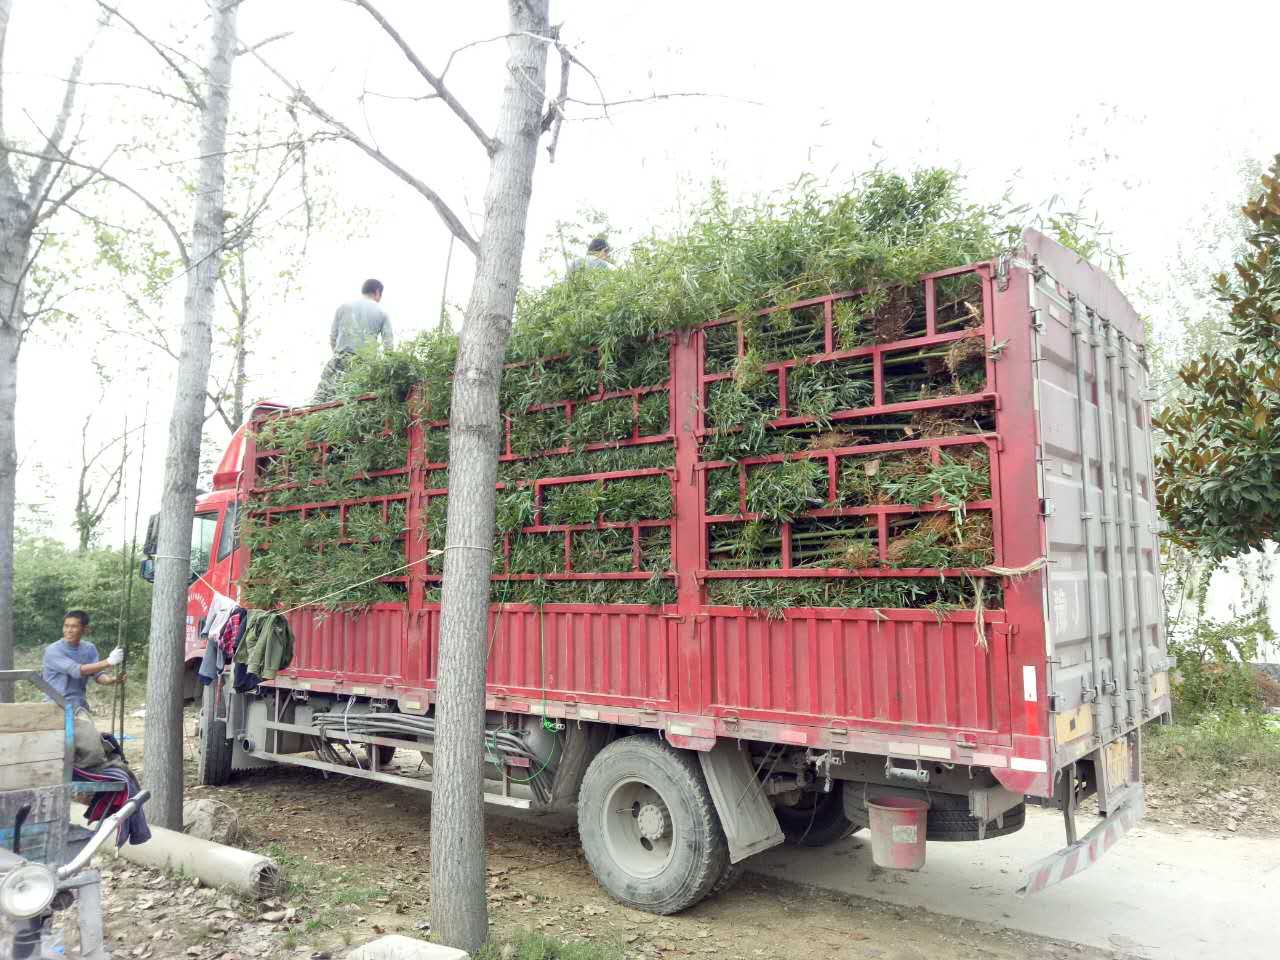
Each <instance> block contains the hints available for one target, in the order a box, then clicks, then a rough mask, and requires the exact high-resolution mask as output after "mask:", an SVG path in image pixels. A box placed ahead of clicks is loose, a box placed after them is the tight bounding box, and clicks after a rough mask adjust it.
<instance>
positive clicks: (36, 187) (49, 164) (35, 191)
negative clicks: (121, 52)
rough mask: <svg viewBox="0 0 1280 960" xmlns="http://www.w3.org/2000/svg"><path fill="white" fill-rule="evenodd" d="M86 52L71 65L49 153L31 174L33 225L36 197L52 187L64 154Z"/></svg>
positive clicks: (29, 196)
mask: <svg viewBox="0 0 1280 960" xmlns="http://www.w3.org/2000/svg"><path fill="white" fill-rule="evenodd" d="M89 46H90V47H92V46H93V41H92V40H90V41H89ZM87 53H88V50H86V51H85V53H82V54H80V56H78V57H76V59H75V62H74V63H73V64H72V65H71V75H70V76H69V77H68V78H67V83H66V88H65V89H64V90H63V93H62V107H61V109H59V111H58V119H57V120H55V121H54V124H53V130H52V132H50V134H49V136H48V137H47V138H46V141H45V150H46V151H48V153H47V154H46V155H45V156H44V157H42V158H41V160H40V162H39V163H38V164H37V165H36V169H35V172H34V173H33V174H32V175H31V180H30V181H29V182H28V184H27V206H28V207H29V208H30V209H31V217H32V225H33V226H34V224H35V218H36V216H37V215H38V214H39V212H40V210H39V207H38V206H37V204H36V198H37V197H39V196H40V195H41V194H43V193H44V192H45V189H46V187H52V180H51V178H52V176H53V164H54V162H55V159H56V158H55V156H53V155H55V154H58V155H60V154H62V138H63V137H64V136H65V135H66V132H67V123H68V122H69V121H70V120H71V111H72V110H74V109H75V104H76V84H77V82H78V81H79V80H80V70H81V69H82V68H83V67H84V58H85V54H87Z"/></svg>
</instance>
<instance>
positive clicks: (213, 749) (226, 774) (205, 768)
mask: <svg viewBox="0 0 1280 960" xmlns="http://www.w3.org/2000/svg"><path fill="white" fill-rule="evenodd" d="M217 687H218V685H217V684H213V683H211V684H209V685H208V686H206V687H204V688H203V692H204V696H203V699H202V700H201V708H200V754H199V757H198V759H197V762H196V781H197V782H198V783H200V784H202V785H203V786H206V787H220V786H222V785H223V784H224V783H226V782H227V781H228V780H230V779H231V749H232V744H231V741H230V740H228V739H227V722H226V721H225V720H215V719H214V717H215V716H216V715H217V709H216V707H217V703H216V701H215V697H214V691H215V690H216V689H217Z"/></svg>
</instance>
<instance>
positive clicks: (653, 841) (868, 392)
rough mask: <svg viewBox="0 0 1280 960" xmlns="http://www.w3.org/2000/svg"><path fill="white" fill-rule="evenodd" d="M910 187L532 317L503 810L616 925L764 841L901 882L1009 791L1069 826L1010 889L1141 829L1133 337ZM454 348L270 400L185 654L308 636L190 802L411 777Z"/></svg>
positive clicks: (430, 695)
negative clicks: (570, 866) (556, 839)
mask: <svg viewBox="0 0 1280 960" xmlns="http://www.w3.org/2000/svg"><path fill="white" fill-rule="evenodd" d="M927 186H929V185H928V184H925V185H923V186H922V185H921V183H919V182H917V183H905V182H900V181H896V180H894V178H889V177H882V178H880V179H878V180H876V181H874V182H873V183H872V185H871V186H870V187H868V188H867V189H866V190H865V191H864V192H862V193H859V194H852V195H850V196H849V197H845V198H840V199H837V200H834V201H830V202H826V203H823V204H810V205H806V204H804V203H800V202H797V203H796V204H793V205H791V206H788V207H786V208H784V209H781V210H772V211H765V212H757V213H756V214H752V215H751V216H750V217H747V219H746V220H745V221H743V220H741V219H739V220H735V219H734V218H735V217H738V218H741V217H743V216H746V215H743V214H740V213H738V212H725V211H724V210H720V209H719V208H717V209H716V210H714V211H713V212H712V214H709V215H708V220H707V221H706V222H704V223H703V224H702V233H698V230H697V229H695V230H691V231H689V232H688V233H686V234H683V235H681V236H680V237H679V238H676V239H674V240H670V241H659V240H656V239H655V240H653V241H651V242H649V243H648V244H647V245H645V246H643V247H642V249H639V250H633V251H632V254H631V262H630V263H626V264H623V265H621V266H618V267H616V268H615V269H611V270H578V271H573V272H572V273H571V274H570V275H569V276H568V277H567V278H565V279H564V280H563V281H562V282H560V283H558V284H556V285H554V286H553V287H551V288H548V290H546V291H542V292H540V293H535V294H527V295H523V296H522V300H521V303H520V305H519V307H518V310H517V317H516V323H515V326H514V329H513V336H512V341H511V345H510V348H509V351H508V363H507V366H506V369H505V372H504V376H503V381H502V387H501V389H502V394H501V399H502V409H503V414H502V439H501V449H500V450H499V456H498V460H499V463H498V483H497V488H496V492H497V529H496V533H495V539H494V542H493V567H492V578H491V579H492V590H491V601H492V605H491V608H490V618H489V630H488V643H487V647H488V668H487V684H488V685H487V709H488V714H487V723H486V731H487V732H486V734H485V737H486V756H487V758H488V766H487V768H486V773H485V776H486V783H485V787H484V789H485V797H486V799H487V800H488V801H490V802H492V803H495V804H499V805H503V806H507V807H518V808H525V809H530V810H550V809H555V808H560V807H569V808H572V807H576V810H577V817H578V823H579V828H580V835H581V840H582V844H583V847H584V850H585V853H586V857H587V860H588V862H589V863H590V865H591V868H592V870H593V871H594V873H595V876H596V877H597V878H598V880H599V882H600V883H601V884H602V886H603V887H604V888H605V889H606V890H607V891H608V892H609V893H610V894H611V895H612V896H613V897H615V898H616V899H618V900H620V901H622V902H623V903H626V904H629V905H631V906H634V907H637V908H639V909H643V910H649V911H653V912H658V913H671V912H675V911H678V910H682V909H684V908H687V907H689V906H691V905H692V904H694V903H697V902H698V901H699V900H701V899H703V898H704V897H706V896H708V895H709V894H711V893H713V892H715V891H718V890H720V889H723V888H724V887H725V886H727V885H728V883H729V882H730V881H731V880H732V879H733V878H734V877H735V876H736V875H737V873H738V871H739V870H740V869H741V867H742V865H743V863H744V862H746V861H747V860H748V859H749V858H750V857H751V856H753V855H755V854H757V853H759V852H761V851H763V850H765V849H768V848H770V847H772V846H774V845H775V844H778V843H783V842H786V843H791V844H796V845H799V846H810V847H812V846H821V845H824V844H829V843H832V842H834V841H836V840H838V839H840V838H842V837H844V836H846V835H848V834H849V833H851V832H853V831H855V830H858V829H866V828H869V829H870V830H871V834H872V846H873V848H874V854H875V857H876V860H877V862H878V863H882V864H884V865H887V866H902V867H911V868H918V867H920V866H921V864H922V863H923V862H924V854H925V851H926V849H927V848H926V842H927V841H979V840H983V839H986V838H991V837H997V836H1001V835H1004V834H1008V833H1012V832H1014V831H1016V830H1018V829H1020V828H1021V827H1022V825H1023V823H1024V819H1025V816H1026V807H1027V804H1028V803H1031V804H1038V805H1043V806H1049V807H1053V808H1055V809H1057V810H1059V811H1061V813H1062V816H1063V821H1064V827H1065V833H1066V845H1065V846H1064V848H1063V849H1062V850H1059V851H1057V852H1055V851H1051V850H1046V851H1045V854H1046V858H1045V860H1044V861H1042V862H1041V863H1039V864H1035V865H1032V866H1031V867H1030V869H1029V871H1028V874H1027V876H1026V878H1025V886H1026V889H1028V890H1030V891H1032V892H1034V891H1037V890H1040V889H1043V888H1044V887H1045V886H1047V885H1049V884H1051V883H1054V882H1057V881H1059V880H1062V879H1065V878H1067V877H1069V876H1072V875H1073V874H1075V873H1078V872H1080V871H1082V870H1083V869H1084V868H1086V867H1087V866H1089V865H1091V864H1092V863H1093V862H1095V861H1096V859H1097V858H1098V857H1099V856H1100V855H1101V854H1102V853H1103V852H1104V851H1105V850H1106V849H1108V848H1109V847H1110V846H1111V845H1112V844H1113V843H1114V842H1115V841H1116V840H1117V839H1118V838H1119V837H1120V836H1121V835H1123V834H1124V833H1125V832H1126V831H1127V830H1128V829H1129V828H1130V827H1132V826H1133V824H1134V823H1135V822H1136V821H1137V820H1138V818H1140V817H1141V815H1142V812H1143V786H1142V778H1141V752H1142V730H1143V726H1144V725H1145V724H1146V723H1148V722H1151V721H1153V720H1157V719H1159V718H1161V717H1163V716H1165V715H1166V714H1168V713H1169V710H1170V699H1169V669H1170V660H1169V657H1168V655H1167V652H1166V646H1165V638H1164V631H1163V611H1162V607H1161V593H1160V573H1159V566H1158V560H1159V552H1158V542H1157V523H1158V519H1157V516H1156V512H1155V506H1154V502H1153V498H1154V490H1153V478H1152V468H1151V463H1152V441H1151V425H1150V419H1149V414H1148V404H1147V399H1146V396H1147V359H1146V352H1145V348H1144V345H1143V326H1142V323H1141V322H1140V320H1139V318H1138V316H1137V314H1136V313H1135V312H1134V310H1133V308H1132V307H1131V306H1130V304H1129V303H1128V302H1127V301H1126V300H1125V298H1124V296H1123V295H1122V294H1121V293H1120V291H1119V289H1118V288H1117V287H1116V285H1115V284H1114V283H1113V282H1112V281H1111V279H1109V278H1108V277H1107V276H1106V275H1105V274H1103V273H1102V272H1101V271H1099V270H1098V269H1096V268H1095V267H1093V266H1091V265H1089V264H1088V263H1087V262H1085V261H1084V260H1082V259H1081V258H1080V257H1079V256H1078V255H1077V254H1075V253H1074V252H1072V251H1070V250H1067V249H1066V248H1064V247H1062V246H1060V245H1059V244H1057V243H1056V242H1054V241H1053V240H1051V239H1049V238H1047V237H1045V236H1043V235H1041V234H1039V233H1037V232H1035V231H1034V230H1028V231H1026V232H1024V233H1022V234H1021V235H1019V236H1018V237H1016V238H1015V240H1013V241H1012V242H1009V241H1007V240H1005V239H1004V238H1003V237H1001V236H998V235H997V233H996V231H995V230H994V229H989V228H988V227H987V225H986V223H987V222H986V220H984V219H983V214H982V212H981V211H977V210H975V208H969V207H964V206H961V205H957V204H954V203H951V202H950V201H947V200H945V197H944V200H943V201H938V202H934V201H935V200H937V197H935V196H933V195H931V194H929V193H928V191H927V190H926V189H925V187H927ZM944 186H948V185H945V184H944ZM904 198H905V199H904ZM916 201H918V203H917V202H916ZM895 203H897V204H898V205H897V206H896V207H895V206H894V204H895ZM913 203H914V204H915V205H914V206H913V205H912V204H913ZM752 217H754V219H752ZM708 223H709V224H710V226H708ZM762 225H763V226H762ZM712 227H715V228H716V229H717V230H719V232H718V233H715V231H713V230H712ZM766 227H767V229H768V230H770V231H773V232H772V234H770V237H769V241H768V242H767V243H766V242H764V240H763V239H761V238H763V237H764V234H765V232H766ZM713 234H714V236H713ZM756 241H760V242H758V243H757V242H756ZM753 244H754V245H753ZM681 257H684V258H685V259H684V260H683V261H681V260H680V258H681ZM753 258H754V259H753ZM689 262H694V263H695V266H697V269H683V268H681V269H676V267H677V266H680V265H681V264H683V266H684V267H687V266H688V263H689ZM704 267H705V269H703V268H704ZM752 271H756V273H752ZM725 277H728V278H730V279H733V278H735V277H737V278H742V277H747V278H748V279H750V278H752V277H756V278H758V282H754V281H753V282H754V285H750V284H747V285H745V286H744V284H745V281H744V282H743V283H740V284H739V285H738V286H731V285H729V284H728V282H727V281H726V280H725V279H724V278H725ZM737 282H738V281H735V283H737ZM747 286H750V289H747V288H746V287H747ZM454 350H455V345H454V341H453V339H452V337H450V336H447V335H443V334H433V335H430V336H424V337H421V338H419V339H418V340H416V341H411V342H409V343H407V344H404V345H402V346H401V347H398V348H397V349H396V350H392V351H388V352H386V353H385V354H381V355H377V354H369V355H362V356H360V357H358V358H356V359H355V360H353V362H352V364H351V366H350V367H349V369H348V371H347V373H346V379H345V380H344V381H343V382H342V384H341V386H340V388H339V390H338V399H337V400H335V401H334V402H331V403H325V404H320V405H317V406H311V407H305V408H287V407H284V406H280V405H270V404H263V405H260V406H259V407H258V408H257V409H255V410H254V412H253V417H252V422H251V423H250V424H249V425H248V426H247V427H246V428H244V429H242V430H241V431H240V432H239V433H237V434H236V436H235V437H234V439H233V440H232V442H231V445H230V447H229V448H228V449H227V451H226V453H225V455H224V457H223V459H222V462H221V464H220V466H219V468H218V470H217V472H216V474H215V476H214V485H213V487H214V488H213V490H212V492H210V493H208V494H206V495H204V496H202V497H201V498H200V500H199V502H198V503H197V506H196V517H195V524H196V528H195V537H194V542H195V544H197V545H198V547H199V551H198V557H197V558H196V561H195V563H196V567H197V569H196V571H195V573H196V574H197V575H198V576H197V578H196V579H195V580H194V582H193V584H192V587H191V593H190V601H191V602H190V607H189V610H188V627H187V659H188V661H189V663H190V664H191V665H192V666H193V668H194V666H195V665H196V664H198V663H199V662H200V661H201V659H202V658H203V657H204V656H205V654H206V652H207V651H208V644H209V643H210V642H211V641H210V640H209V639H207V638H206V636H205V635H204V634H205V631H204V630H203V623H204V621H205V620H206V618H207V617H209V616H210V607H211V604H215V605H218V604H222V605H225V603H227V602H228V598H230V602H232V604H233V605H234V606H235V607H236V608H237V609H241V608H243V610H247V611H274V612H276V613H278V614H282V616H281V617H279V618H277V620H278V621H279V622H282V623H285V624H287V629H288V632H289V634H290V637H289V640H290V649H289V651H288V656H287V657H283V656H267V657H265V658H264V656H263V655H262V652H261V651H258V652H257V661H256V662H257V664H262V663H263V662H264V661H265V662H266V667H265V670H266V672H263V673H262V674H261V675H254V672H253V671H245V669H244V667H245V666H246V665H247V664H248V663H251V662H253V661H252V658H253V657H254V654H253V653H249V654H246V653H245V652H244V651H243V650H232V649H228V650H227V651H225V652H226V653H227V654H229V655H230V658H231V662H230V663H228V664H227V665H226V667H225V669H224V670H220V671H217V672H216V675H215V676H214V677H212V679H213V682H212V683H210V684H209V685H207V686H204V687H203V693H202V696H203V707H202V718H201V722H200V731H201V740H200V765H199V770H200V778H201V781H202V782H203V783H207V784H220V783H223V782H225V781H227V780H228V779H229V778H230V777H232V776H233V775H234V774H235V772H236V771H240V770H249V769H252V768H255V767H262V766H265V765H269V764H293V765H298V766H302V767H308V768H312V769H316V770H322V771H326V772H331V773H333V772H336V773H343V774H347V775H350V776H355V777H362V778H365V779H369V780H375V781H379V782H383V783H390V784H397V785H400V786H402V787H411V788H415V789H423V790H430V789H431V778H430V763H431V754H432V747H433V741H434V734H435V714H434V691H435V680H436V666H437V664H438V663H439V643H440V584H441V574H442V563H441V553H440V551H441V548H442V546H443V544H444V535H445V512H446V511H445V506H446V504H447V502H448V500H447V498H448V496H449V477H448V471H449V465H448V435H449V434H448V431H449V397H450V382H449V376H450V372H451V369H452V361H453V357H454ZM255 615H258V614H255ZM219 616H220V618H221V616H222V612H221V611H220V612H219ZM281 629H283V628H281ZM223 635H224V636H225V631H224V634H223ZM280 652H281V651H280V650H279V649H277V651H276V653H277V654H279V653H280ZM246 672H248V673H249V674H250V676H249V677H248V679H247V680H246V679H245V676H244V674H245V673H246ZM206 679H210V678H208V677H206ZM406 751H409V752H411V753H412V755H413V762H412V763H408V762H406V763H404V764H403V765H401V764H398V763H397V762H396V761H397V758H403V759H407V755H406V754H405V752H406ZM418 755H421V757H422V758H423V759H424V760H425V761H426V762H425V764H419V763H418V762H417V761H418ZM1088 798H1095V799H1096V804H1097V808H1098V810H1099V811H1100V812H1101V814H1102V820H1101V821H1100V822H1099V823H1098V825H1097V826H1095V827H1094V828H1093V829H1091V830H1090V831H1089V832H1088V833H1087V834H1085V835H1083V836H1081V835H1077V831H1076V823H1077V819H1076V811H1077V809H1078V807H1079V805H1080V804H1081V803H1082V802H1083V801H1084V800H1086V799H1088Z"/></svg>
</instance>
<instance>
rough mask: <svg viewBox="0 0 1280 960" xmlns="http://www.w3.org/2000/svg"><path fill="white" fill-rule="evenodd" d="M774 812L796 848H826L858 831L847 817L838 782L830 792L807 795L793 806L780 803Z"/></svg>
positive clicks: (840, 786)
mask: <svg viewBox="0 0 1280 960" xmlns="http://www.w3.org/2000/svg"><path fill="white" fill-rule="evenodd" d="M773 812H774V813H775V814H777V816H778V826H780V827H782V835H783V837H784V838H785V839H786V842H787V843H788V844H790V845H791V846H793V847H825V846H827V845H829V844H832V843H835V842H836V841H837V840H843V839H844V838H845V837H847V836H848V835H849V834H851V833H853V832H854V831H855V830H857V829H858V825H857V824H855V823H854V822H853V821H852V820H850V819H849V818H848V817H847V816H845V812H844V794H843V784H841V783H839V782H836V783H833V784H832V785H831V792H830V793H820V792H818V791H813V792H806V793H803V794H801V796H800V801H799V802H798V803H796V804H795V805H794V806H787V805H786V804H783V803H779V804H778V805H777V806H775V807H774V808H773ZM863 826H865V824H863Z"/></svg>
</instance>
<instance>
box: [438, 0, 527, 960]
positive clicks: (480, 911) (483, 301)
mask: <svg viewBox="0 0 1280 960" xmlns="http://www.w3.org/2000/svg"><path fill="white" fill-rule="evenodd" d="M548 5H549V0H510V8H511V33H512V34H513V36H512V37H511V38H510V39H509V40H508V45H509V48H510V51H511V55H510V59H509V60H508V63H507V66H508V71H509V75H508V77H507V83H506V89H505V91H504V94H503V99H502V106H501V110H500V113H499V117H498V126H497V131H496V133H497V136H496V140H497V149H496V151H495V152H494V155H493V159H492V164H491V167H490V170H489V184H488V187H487V188H486V190H485V204H484V231H483V233H482V234H481V238H480V250H479V255H478V257H477V262H476V273H475V281H474V283H473V285H472V288H471V300H470V303H469V304H468V305H467V314H466V320H465V322H464V325H463V329H462V336H461V340H460V343H459V347H458V362H457V366H456V368H455V371H454V379H453V406H452V414H451V418H450V430H449V515H448V532H447V534H446V544H447V546H446V552H445V557H444V583H443V587H444V589H443V602H442V605H441V625H440V668H439V671H438V673H437V677H438V678H439V679H438V681H437V684H438V686H437V689H436V694H437V704H436V715H437V724H438V725H437V731H438V735H437V739H436V744H435V754H434V757H433V760H432V768H433V769H432V779H433V780H434V792H435V798H434V801H433V803H432V805H431V901H432V909H431V916H432V923H433V924H434V930H433V933H434V935H435V937H436V939H438V940H439V941H440V942H442V943H445V944H448V945H449V946H452V947H457V948H459V949H462V950H466V951H469V952H474V951H475V950H476V949H478V948H479V947H480V946H481V944H483V943H484V942H485V941H486V940H487V939H488V937H489V926H488V909H487V896H486V889H485V844H484V801H483V793H484V785H483V781H482V778H481V776H480V775H479V774H480V771H481V770H482V769H483V766H484V749H483V748H484V713H485V656H486V647H485V640H486V633H487V624H488V618H489V568H490V548H491V547H492V544H493V528H494V483H495V482H496V481H497V467H498V452H499V450H498V443H499V438H500V436H501V430H500V428H499V408H498V387H499V385H500V383H501V379H502V361H503V357H504V355H505V353H506V346H507V337H508V335H509V334H510V332H511V315H512V311H513V310H514V309H515V298H516V288H517V286H518V284H519V279H520V260H521V256H522V254H523V253H524V239H525V225H526V221H527V219H528V213H529V198H530V195H531V194H532V192H533V169H534V164H535V162H536V160H537V153H538V138H539V136H540V134H541V127H540V123H541V118H542V91H543V90H544V89H545V88H546V65H547V48H546V44H545V43H540V42H538V41H537V40H535V39H532V38H531V37H530V36H528V35H529V34H532V35H534V36H548V35H549V33H550V28H549V19H548Z"/></svg>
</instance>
